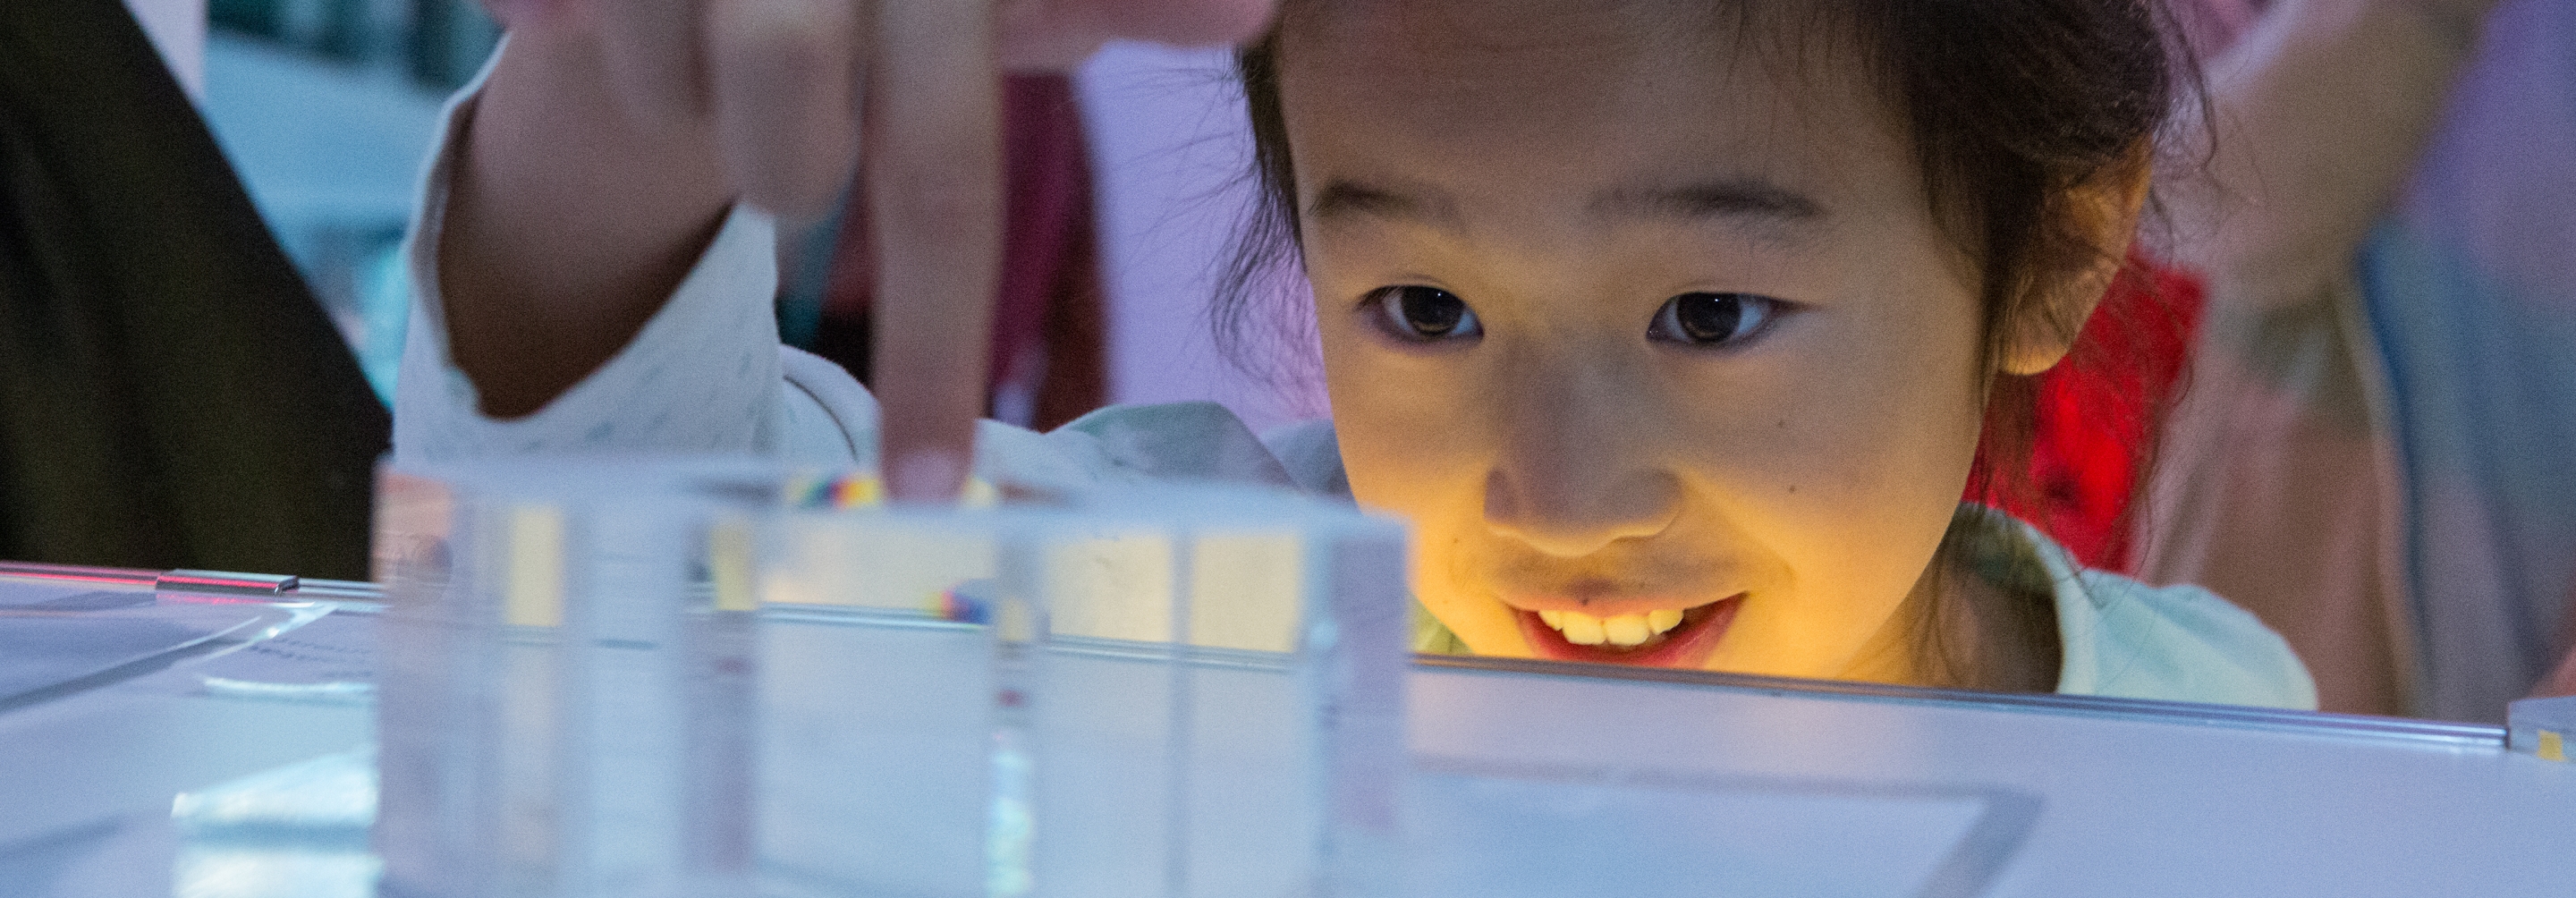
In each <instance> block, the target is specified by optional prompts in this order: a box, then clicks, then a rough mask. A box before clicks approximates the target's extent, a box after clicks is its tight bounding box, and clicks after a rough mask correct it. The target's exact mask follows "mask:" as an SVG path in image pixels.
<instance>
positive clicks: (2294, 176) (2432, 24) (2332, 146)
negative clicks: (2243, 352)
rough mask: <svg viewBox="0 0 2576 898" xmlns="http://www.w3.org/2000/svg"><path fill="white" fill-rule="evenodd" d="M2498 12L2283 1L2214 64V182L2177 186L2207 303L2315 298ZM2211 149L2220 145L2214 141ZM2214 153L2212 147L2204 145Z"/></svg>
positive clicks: (2184, 179)
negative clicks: (2490, 15)
mask: <svg viewBox="0 0 2576 898" xmlns="http://www.w3.org/2000/svg"><path fill="white" fill-rule="evenodd" d="M2495 4H2496V0H2279V3H2278V4H2277V5H2276V6H2275V7H2274V8H2273V9H2272V10H2271V11H2269V12H2268V13H2267V14H2265V15H2264V17H2263V18H2262V20H2261V21H2260V22H2258V23H2256V24H2255V25H2254V26H2253V28H2252V29H2251V30H2250V31H2248V32H2247V33H2246V34H2244V35H2243V36H2242V37H2241V38H2240V39H2239V40H2238V41H2237V43H2236V45H2235V46H2234V47H2233V48H2231V49H2230V50H2229V51H2228V52H2227V53H2226V54H2225V55H2224V56H2222V57H2220V58H2218V59H2216V60H2214V61H2212V63H2211V64H2210V66H2209V89H2210V97H2209V98H2208V99H2209V102H2210V104H2211V106H2212V109H2211V115H2210V119H2212V120H2213V121H2214V126H2215V129H2216V131H2215V133H2214V134H2209V133H2206V132H2203V131H2201V130H2200V128H2199V126H2200V125H2201V122H2200V121H2199V120H2197V119H2194V120H2190V121H2186V122H2184V123H2183V124H2184V125H2185V126H2186V128H2187V133H2188V134H2189V135H2190V139H2188V140H2186V142H2185V143H2184V147H2185V149H2187V150H2192V151H2197V150H2198V149H2199V148H2201V147H2204V146H2208V147H2210V148H2211V149H2212V150H2213V155H2212V156H2211V157H2210V170H2209V172H2208V175H2209V177H2208V178H2207V179H2206V180H2205V181H2204V180H2203V179H2200V178H2197V177H2196V174H2197V173H2194V172H2189V171H2186V172H2182V173H2180V177H2179V178H2177V179H2176V180H2174V181H2173V182H2171V186H2172V187H2174V188H2175V189H2174V190H2173V191H2172V192H2171V194H2170V196H2171V197H2172V200H2173V204H2174V211H2175V213H2176V216H2175V219H2176V220H2175V224H2176V225H2177V233H2176V234H2175V235H2174V240H2175V245H2174V246H2173V247H2171V250H2172V252H2173V253H2174V255H2175V256H2176V260H2177V261H2179V262H2182V263H2184V264H2185V265H2187V266H2190V267H2193V268H2196V269H2199V270H2200V271H2202V272H2203V273H2205V274H2207V275H2208V276H2209V278H2210V282H2211V287H2212V290H2211V294H2210V296H2211V301H2212V302H2232V303H2251V304H2255V305H2261V306H2269V305H2278V304H2285V303H2293V302H2298V301H2301V300H2305V299H2308V298H2311V297H2313V296H2316V295H2318V293H2317V290H2316V289H2315V288H2316V286H2317V285H2318V284H2320V283H2323V282H2324V281H2325V280H2327V279H2329V278H2332V277H2334V276H2336V275H2337V274H2338V273H2340V272H2341V271H2343V270H2344V269H2345V268H2346V267H2348V266H2349V265H2350V264H2351V261H2352V253H2353V251H2354V250H2355V248H2357V247H2358V246H2360V244H2361V241H2362V239H2363V238H2364V237H2365V236H2367V235H2368V233H2369V230H2370V228H2371V226H2372V224H2373V223H2375V222H2376V221H2377V220H2378V218H2379V217H2380V216H2381V215H2382V214H2384V213H2385V212H2386V210H2387V207H2388V204H2389V203H2390V202H2391V201H2392V199H2393V198H2394V197H2395V195H2396V193H2397V190H2398V188H2399V187H2400V186H2401V185H2402V184H2403V182H2404V180H2405V178H2406V176H2407V174H2408V173H2409V172H2411V171H2412V170H2413V168H2414V164H2415V158H2416V156H2417V154H2418V153H2419V152H2420V151H2421V150H2422V148H2423V146H2424V143H2425V141H2426V139H2427V138H2428V137H2429V136H2430V135H2431V133H2432V130H2433V126H2434V124H2435V120H2436V116H2437V115H2438V113H2439V112H2440V111H2441V106H2442V101H2443V98H2444V96H2445V95H2446V94H2447V93H2448V88H2449V86H2450V83H2451V81H2452V79H2453V76H2454V75H2456V74H2457V73H2458V71H2459V69H2460V68H2461V67H2462V65H2463V64H2464V63H2465V62H2466V61H2467V59H2468V56H2469V52H2470V50H2471V49H2472V48H2473V45H2474V44H2475V42H2476V39H2477V34H2478V30H2479V26H2480V24H2481V22H2483V20H2484V19H2485V16H2486V14H2487V12H2488V11H2489V10H2491V9H2493V8H2494V6H2495ZM2213 138H2214V139H2213ZM2204 141H2206V142H2204Z"/></svg>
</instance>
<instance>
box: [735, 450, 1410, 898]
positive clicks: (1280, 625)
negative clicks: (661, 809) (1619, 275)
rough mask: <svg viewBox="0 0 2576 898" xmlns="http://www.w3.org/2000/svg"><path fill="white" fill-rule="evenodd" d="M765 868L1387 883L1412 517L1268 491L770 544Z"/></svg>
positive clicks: (1141, 495) (792, 535) (1114, 498)
mask: <svg viewBox="0 0 2576 898" xmlns="http://www.w3.org/2000/svg"><path fill="white" fill-rule="evenodd" d="M763 532H764V543H765V545H764V551H763V553H762V554H763V558H764V564H763V570H762V577H761V584H762V586H761V593H762V596H763V598H764V599H765V600H768V601H770V602H773V603H776V604H771V605H769V606H768V609H767V611H766V613H767V615H768V616H769V619H770V626H771V627H772V629H771V631H770V632H769V634H768V635H767V636H766V637H765V642H764V649H765V651H766V658H767V662H766V663H767V667H766V668H765V672H766V674H767V678H766V679H765V680H764V684H763V687H762V694H763V708H764V711H765V713H768V714H769V715H770V716H769V719H768V720H767V721H766V724H765V725H766V727H767V730H766V732H767V734H768V737H767V747H766V749H765V751H767V752H768V754H767V755H766V757H765V760H764V764H763V769H764V770H765V771H766V772H767V774H768V775H769V776H770V777H771V780H770V783H769V785H768V787H766V788H765V789H764V795H765V796H770V797H771V798H772V801H771V802H770V803H769V804H767V805H766V806H765V807H764V808H763V835H762V843H763V848H762V851H763V856H764V867H766V868H768V869H771V870H773V871H775V872H777V873H779V874H781V875H782V877H783V878H785V879H788V880H792V881H793V882H794V883H797V884H798V885H800V886H801V887H803V888H806V889H810V890H811V891H812V892H813V893H815V894H852V895H857V894H908V895H961V896H962V895H993V896H1012V895H1041V896H1055V895H1064V896H1076V895H1119V896H1149V895H1169V896H1183V895H1191V896H1236V895H1289V894H1295V895H1353V896H1367V895H1382V894H1392V892H1393V891H1394V883H1395V881H1396V876H1397V873H1398V870H1397V865H1396V858H1395V846H1396V837H1397V828H1396V827H1397V821H1396V807H1397V797H1396V796H1397V792H1398V788H1397V787H1398V784H1399V781H1400V776H1401V771H1402V763H1403V761H1402V759H1403V731H1402V708H1403V671H1404V667H1405V664H1406V662H1407V660H1408V658H1409V655H1408V653H1407V651H1406V649H1407V644H1408V643H1407V633H1408V617H1407V613H1406V612H1407V609H1408V607H1409V603H1410V599H1409V598H1408V597H1407V592H1406V589H1405V582H1406V580H1405V569H1404V541H1403V532H1402V530H1401V528H1400V527H1399V526H1397V525H1395V524H1393V523H1390V522H1387V521H1385V520H1381V519H1376V518H1371V517H1367V516H1364V515H1361V514H1359V513H1358V512H1357V511H1355V510H1354V509H1351V508H1350V507H1349V506H1347V505H1340V504H1334V503H1327V502H1321V501H1315V500H1309V499H1304V498H1301V497H1296V496H1290V495H1284V494H1279V493H1274V492H1266V491H1257V490H1249V489H1228V488H1219V487H1153V488H1147V489H1129V490H1127V491H1124V492H1120V493H1116V494H1111V495H1099V496H1091V497H1086V498H1084V499H1082V500H1080V501H1078V502H1076V503H1074V504H1071V505H1066V506H1059V507H1012V508H1004V509H996V510H983V511H971V510H970V511H951V512H921V511H899V510H898V511H870V512H859V513H848V514H813V513H806V514H789V515H785V516H782V517H781V518H779V519H777V520H774V521H773V522H772V523H771V525H770V526H769V527H767V528H765V529H764V531H763Z"/></svg>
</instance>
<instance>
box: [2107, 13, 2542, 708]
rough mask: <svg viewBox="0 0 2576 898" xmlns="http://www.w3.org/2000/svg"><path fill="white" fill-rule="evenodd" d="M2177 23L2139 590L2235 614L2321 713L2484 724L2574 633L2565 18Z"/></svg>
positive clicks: (2224, 16)
mask: <svg viewBox="0 0 2576 898" xmlns="http://www.w3.org/2000/svg"><path fill="white" fill-rule="evenodd" d="M2198 12H2199V13H2200V15H2199V16H2198V17H2197V25H2198V31H2199V34H2197V35H2196V37H2197V38H2199V39H2200V41H2201V43H2202V44H2203V46H2204V48H2210V49H2215V48H2219V47H2224V49H2223V50H2220V51H2219V52H2218V53H2217V54H2216V55H2214V56H2211V57H2210V58H2211V63H2210V93H2209V96H2208V101H2209V108H2208V109H2207V110H2206V113H2207V115H2206V117H2205V118H2199V119H2191V120H2187V121H2186V122H2184V123H2183V126H2184V127H2185V128H2188V129H2200V128H2208V129H2210V130H2208V131H2207V132H2205V134H2204V135H2203V136H2205V137H2206V138H2207V139H2208V140H2207V145H2208V146H2209V147H2210V149H2211V153H2212V156H2211V160H2210V162H2211V164H2210V166H2209V175H2210V176H2209V177H2208V178H2206V179H2204V181H2203V182H2202V183H2198V184H2177V185H2171V186H2174V187H2177V188H2179V189H2177V190H2176V191H2175V196H2176V198H2177V201H2176V203H2175V206H2174V212H2175V215H2174V222H2173V224H2174V225H2175V227H2174V229H2173V233H2172V234H2171V235H2170V241H2169V243H2170V245H2169V246H2168V247H2166V251H2167V252H2168V253H2169V254H2170V255H2171V256H2172V257H2173V258H2174V259H2175V260H2176V261H2177V262H2178V263H2180V264H2182V265H2184V266H2185V267H2188V268H2190V269H2193V270H2195V271H2197V272H2199V273H2200V274H2202V275H2204V276H2205V277H2206V278H2207V306H2206V309H2205V311H2204V312H2203V316H2202V318H2201V321H2200V324H2199V328H2198V335H2197V338H2196V339H2197V342H2196V345H2195V351H2194V353H2193V358H2192V362H2191V366H2190V369H2189V371H2188V373H2187V375H2186V386H2185V388H2184V392H2183V393H2182V395H2181V398H2180V400H2179V403H2178V405H2177V406H2176V408H2175V410H2174V412H2173V415H2172V416H2171V418H2170V419H2169V420H2168V422H2167V426H2166V428H2165V432H2164V435H2163V446H2162V449H2163V457H2162V459H2161V461H2160V465H2159V467H2158V468H2157V470H2156V472H2155V474H2154V475H2153V479H2152V481H2151V486H2150V489H2149V500H2148V506H2147V510H2148V513H2147V514H2146V515H2145V516H2144V517H2143V519H2142V520H2143V525H2142V530H2141V532H2140V538H2139V540H2138V543H2137V549H2138V552H2139V559H2138V567H2139V571H2140V574H2141V576H2142V577H2143V578H2145V579H2147V580H2149V581H2151V582H2191V583H2199V584H2202V585H2205V586H2207V587H2209V588H2210V589H2212V590H2215V591H2217V592H2218V593H2220V594H2223V595H2226V596H2229V597H2231V598H2234V599H2236V600H2237V601H2239V602H2242V603H2244V604H2245V606H2246V607H2247V608H2249V609H2251V610H2253V611H2254V612H2255V613H2256V614H2257V615H2259V616H2261V617H2262V618H2263V620H2264V621H2265V622H2266V623H2268V624H2269V625H2271V626H2272V627H2273V628H2275V629H2276V630H2278V631H2279V632H2281V633H2282V634H2283V635H2284V636H2285V637H2287V638H2288V639H2289V641H2290V643H2291V645H2292V646H2293V647H2294V648H2295V649H2296V650H2297V651H2298V652H2299V654H2300V655H2301V656H2302V657H2303V658H2304V659H2305V660H2306V661H2307V663H2308V666H2309V668H2310V669H2311V670H2312V671H2313V672H2314V674H2315V676H2316V680H2317V686H2318V690H2319V694H2320V700H2321V705H2322V707H2323V708H2324V709H2325V710H2328V711H2342V712H2356V713H2374V714H2413V715H2422V716H2431V717H2442V718H2453V719H2463V720H2501V719H2502V718H2503V715H2504V706H2505V703H2506V702H2507V701H2509V700H2511V699H2515V698H2520V697H2522V696H2523V695H2525V694H2527V693H2529V692H2531V691H2532V690H2533V689H2534V684H2535V682H2538V681H2540V680H2541V679H2542V677H2543V675H2544V674H2545V673H2547V672H2548V671H2550V670H2551V669H2552V668H2553V667H2558V666H2559V665H2560V663H2561V662H2560V660H2559V659H2561V658H2562V657H2564V656H2566V655H2567V654H2568V652H2569V650H2570V644H2571V643H2576V616H2571V615H2569V614H2568V609H2569V605H2570V602H2569V594H2570V590H2571V588H2572V587H2576V4H2570V3H2566V2H2563V0H2504V2H2496V0H2276V2H2273V3H2271V4H2269V5H2268V8H2265V7H2261V6H2260V5H2258V4H2255V3H2250V2H2249V0H2201V2H2200V4H2199V10H2198ZM2558 679H2559V680H2561V681H2564V680H2567V679H2570V677H2568V676H2566V675H2562V676H2560V677H2559V678H2558ZM2569 685H2576V684H2569V683H2564V682H2562V683H2561V684H2560V688H2562V689H2563V688H2566V687H2567V686H2569Z"/></svg>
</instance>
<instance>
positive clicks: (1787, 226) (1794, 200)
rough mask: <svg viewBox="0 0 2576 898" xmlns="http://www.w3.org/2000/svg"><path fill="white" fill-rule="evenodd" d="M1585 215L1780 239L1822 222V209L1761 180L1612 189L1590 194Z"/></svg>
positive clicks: (1804, 197)
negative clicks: (1730, 227)
mask: <svg viewBox="0 0 2576 898" xmlns="http://www.w3.org/2000/svg"><path fill="white" fill-rule="evenodd" d="M1589 211H1590V212H1591V213H1592V214H1594V215H1598V216H1602V217H1606V218H1678V219H1685V220H1689V221H1694V222H1696V221H1708V220H1723V221H1726V222H1728V223H1730V224H1736V225H1739V226H1745V227H1749V228H1751V229H1753V230H1756V231H1760V232H1764V233H1765V234H1766V235H1767V236H1770V237H1773V238H1775V239H1782V240H1795V239H1796V238H1798V237H1800V236H1803V234H1804V232H1806V231H1810V230H1813V229H1814V228H1815V227H1816V226H1817V225H1818V224H1819V223H1821V222H1822V221H1823V220H1824V218H1825V207H1824V204H1822V203H1819V202H1816V200H1815V199H1814V198H1812V197H1809V196H1808V195H1806V194H1804V193H1800V192H1798V191H1796V190H1792V189H1789V188H1787V187H1783V186H1780V185H1779V184H1776V183H1773V182H1771V181H1770V180H1769V179H1767V178H1761V177H1736V178H1720V179H1716V180H1709V181H1694V182H1689V183H1685V184H1679V185H1641V186H1628V187H1613V188H1610V189H1608V190H1604V191H1601V192H1600V193H1597V194H1594V195H1593V197H1592V202H1591V205H1590V209H1589Z"/></svg>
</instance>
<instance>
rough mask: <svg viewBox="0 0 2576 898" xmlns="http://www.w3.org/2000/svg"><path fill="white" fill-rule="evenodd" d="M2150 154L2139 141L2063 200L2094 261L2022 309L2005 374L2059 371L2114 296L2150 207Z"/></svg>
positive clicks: (2006, 358)
mask: <svg viewBox="0 0 2576 898" xmlns="http://www.w3.org/2000/svg"><path fill="white" fill-rule="evenodd" d="M2149 149H2150V148H2149V145H2148V143H2147V141H2144V140H2141V141H2139V143H2138V145H2137V146H2136V147H2135V148H2133V149H2131V150H2130V151H2129V153H2128V154H2127V156H2126V157H2125V158H2123V159H2121V160H2120V161H2118V162H2114V163H2112V164H2110V165H2107V166H2104V167H2103V168H2102V170H2101V172H2100V173H2098V174H2096V175H2095V176H2094V177H2093V181H2092V183H2090V184H2087V185H2085V186H2082V187H2078V188H2076V189H2075V190H2072V191H2069V192H2068V194H2067V195H2066V196H2065V197H2064V198H2063V199H2062V200H2060V201H2061V202H2064V203H2066V204H2067V205H2068V207H2069V208H2068V209H2067V211H2066V212H2065V215H2066V216H2067V219H2068V221H2067V223H2068V224H2069V225H2070V226H2072V228H2073V229H2074V230H2073V233H2070V234H2068V235H2067V236H2069V237H2073V238H2076V239H2077V240H2079V241H2081V242H2080V243H2078V244H2077V245H2078V246H2081V247H2085V248H2086V250H2085V251H2087V252H2090V253H2093V254H2094V255H2095V258H2094V259H2093V260H2092V261H2091V262H2090V263H2089V264H2087V265H2085V266H2084V267H2083V268H2081V269H2080V270H2078V271H2076V272H2074V273H2072V274H2070V275H2069V276H2067V277H2065V278H2064V279H2062V280H2060V281H2058V283H2057V286H2056V288H2055V289H2053V290H2050V291H2049V292H2048V293H2047V294H2046V295H2044V296H2040V297H2037V301H2036V302H2031V303H2028V304H2026V305H2024V306H2022V308H2021V310H2020V312H2019V314H2018V315H2017V316H2016V317H2015V319H2014V320H2013V321H2012V322H2011V327H2012V338H2011V341H2010V342H2008V343H2006V344H2005V347H2004V353H2003V358H2002V360H2001V361H2002V365H2001V366H2000V367H2001V369H2002V371H2003V372H2004V373H2006V374H2017V375H2023V376H2029V375H2033V374H2038V373H2040V372H2042V371H2046V370H2048V369H2050V368H2052V367H2055V366H2056V365H2057V363H2058V362H2059V361H2061V360H2063V359H2065V358H2066V354H2067V353H2068V352H2069V351H2071V350H2073V349H2074V348H2075V338H2076V336H2077V335H2078V334H2081V333H2082V332H2083V330H2084V322H2085V321H2086V320H2088V319H2091V318H2092V317H2093V307H2094V306H2096V305H2100V304H2101V302H2102V296H2103V294H2104V293H2106V292H2108V291H2109V290H2110V288H2111V279H2112V277H2113V276H2115V275H2118V274H2119V273H2120V266H2121V264H2122V262H2123V261H2124V260H2126V259H2127V258H2128V255H2129V242H2130V239H2131V238H2132V237H2134V236H2136V234H2137V231H2138V210H2139V209H2140V208H2142V207H2144V206H2145V204H2146V200H2147V183H2148V180H2149V175H2151V174H2152V173H2153V166H2151V165H2150V164H2148V154H2149Z"/></svg>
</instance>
